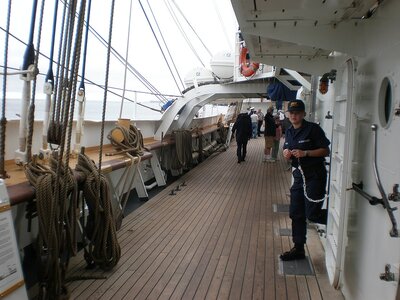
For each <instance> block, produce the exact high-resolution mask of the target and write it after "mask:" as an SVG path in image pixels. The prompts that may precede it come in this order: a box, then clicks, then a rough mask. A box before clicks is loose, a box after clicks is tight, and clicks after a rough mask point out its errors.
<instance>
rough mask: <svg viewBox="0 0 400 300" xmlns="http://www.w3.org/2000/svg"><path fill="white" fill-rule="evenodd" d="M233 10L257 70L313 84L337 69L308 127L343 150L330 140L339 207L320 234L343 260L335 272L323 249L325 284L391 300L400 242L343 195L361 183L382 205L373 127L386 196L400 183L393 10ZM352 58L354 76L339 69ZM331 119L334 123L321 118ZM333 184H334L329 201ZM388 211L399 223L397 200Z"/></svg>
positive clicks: (341, 6)
mask: <svg viewBox="0 0 400 300" xmlns="http://www.w3.org/2000/svg"><path fill="white" fill-rule="evenodd" d="M232 4H233V6H234V9H235V13H236V15H237V17H238V21H239V25H240V28H241V30H242V33H243V35H244V38H245V40H246V43H247V45H248V46H249V49H250V51H253V57H256V58H257V59H258V60H260V62H262V63H266V64H270V65H275V66H276V67H282V68H290V69H294V70H297V71H300V72H306V73H309V74H314V75H319V76H322V74H323V73H325V72H329V71H330V70H331V69H336V70H337V80H336V81H335V82H333V83H330V87H329V91H328V93H327V94H325V95H321V94H320V93H318V95H317V101H316V105H315V109H316V111H315V121H317V122H319V123H320V124H321V126H322V127H323V129H324V130H325V132H326V134H327V136H328V138H330V139H331V138H332V132H333V133H334V136H336V137H337V138H339V139H341V140H340V145H338V144H337V142H338V141H335V139H334V140H333V145H332V150H333V151H334V152H339V156H340V152H341V153H343V157H342V161H341V162H339V163H338V162H336V166H335V165H334V164H332V171H333V172H334V171H335V170H336V171H337V173H336V174H335V178H336V180H340V181H341V184H340V185H339V186H336V188H337V189H340V192H337V193H336V194H337V195H335V196H336V197H337V196H339V197H340V199H339V202H340V207H341V209H339V211H340V214H338V215H337V216H336V217H337V218H338V220H337V221H339V222H338V223H340V224H341V225H340V226H339V227H337V228H334V226H333V224H332V223H333V221H334V220H332V218H333V216H332V214H330V215H329V220H328V226H327V236H328V237H329V235H335V236H336V239H337V240H336V241H335V242H336V245H335V246H336V247H337V249H336V251H338V253H337V254H336V255H337V256H336V258H337V257H339V256H340V257H341V261H340V259H339V260H338V261H337V265H336V267H335V263H334V261H332V259H331V258H332V253H329V252H330V250H329V249H327V250H326V256H327V257H328V258H327V269H328V272H329V273H330V280H331V283H332V284H333V285H334V286H335V287H337V288H340V289H341V291H342V293H343V295H344V296H345V298H346V299H355V300H361V299H362V300H369V299H371V300H375V299H398V297H399V295H400V293H399V291H398V289H399V267H400V238H395V237H391V236H390V231H391V229H392V223H391V222H390V219H389V216H388V213H387V211H386V210H385V209H384V208H383V207H382V206H381V205H377V206H371V205H370V204H369V202H368V201H367V200H366V199H364V198H363V197H362V196H360V195H359V194H357V193H356V192H355V191H352V190H348V189H349V188H351V185H352V183H353V182H354V183H360V182H361V181H362V182H363V185H364V191H365V192H367V193H368V194H370V195H371V196H375V197H377V198H381V195H380V193H379V189H378V186H377V183H376V180H375V176H374V169H373V146H374V135H373V132H372V130H371V125H372V124H377V125H378V130H377V134H378V147H377V152H378V155H377V157H378V158H377V163H378V171H379V173H380V177H381V181H382V184H383V188H384V190H385V194H389V193H392V189H393V185H394V184H396V183H400V161H399V160H398V149H397V148H398V147H399V145H400V139H399V133H400V116H396V115H395V109H396V108H399V107H400V85H399V83H400V59H399V53H400V38H399V35H398V33H397V32H398V28H400V19H399V18H398V13H399V12H400V2H399V1H393V0H392V1H390V0H388V1H381V2H380V3H379V2H376V1H375V2H374V1H345V0H343V1H335V2H330V1H326V2H325V1H319V2H318V3H315V2H310V1H306V0H304V1H297V2H296V3H295V4H294V3H293V2H289V1H274V0H272V1H267V2H264V1H254V2H247V1H245V0H232ZM375 4H377V5H378V6H376V7H375V6H374V5H375ZM368 9H371V11H370V13H371V16H369V12H368ZM367 12H368V14H367ZM364 16H366V17H365V18H364ZM305 51H309V52H310V55H309V56H307V53H308V52H305ZM334 51H340V52H342V53H337V52H334ZM349 59H351V62H352V70H348V69H347V70H346V64H347V63H346V61H348V60H349ZM347 66H349V64H347ZM345 73H347V75H349V74H351V73H353V82H351V81H349V78H348V76H347V79H346V80H344V79H345V78H344V77H345V76H344V74H345ZM385 78H386V79H385ZM383 81H386V82H390V83H391V96H392V100H391V101H388V105H389V106H390V112H389V106H388V107H387V109H386V110H387V119H388V120H387V124H385V123H386V122H385V120H382V119H385V113H384V111H385V103H384V102H385V97H384V94H385V93H384V92H385V91H386V88H385V87H384V89H383V92H381V86H382V82H383ZM350 91H351V92H352V99H351V101H352V103H351V101H350V102H349V99H348V96H349V92H350ZM345 94H346V95H345ZM380 98H382V99H380ZM337 100H338V101H337ZM389 102H390V103H389ZM328 111H330V112H331V113H332V114H333V119H325V116H326V114H327V112H328ZM335 122H337V123H339V124H340V125H341V127H339V129H338V130H336V132H335V131H332V126H335V124H334V123H335ZM338 131H340V132H341V133H338ZM333 155H336V154H335V153H333ZM346 164H347V167H346ZM339 165H341V167H340V168H339V169H338V168H337V167H338V166H339ZM334 168H336V169H335V170H334ZM332 177H334V176H332ZM332 185H333V182H332V181H331V186H330V191H331V197H332V195H333V193H332V190H333V189H334V187H333V186H332ZM390 205H391V206H392V207H394V208H397V210H396V211H394V216H395V218H396V220H397V222H398V223H399V222H400V212H399V210H400V202H393V201H390ZM340 243H341V244H342V246H340V245H339V244H340ZM333 244H335V243H333ZM326 247H327V248H328V247H329V244H328V242H327V246H326ZM329 256H331V257H329ZM336 258H335V259H336ZM332 262H333V264H332ZM386 265H390V267H391V269H390V271H391V272H393V273H394V275H395V280H394V281H384V280H381V279H380V275H381V274H382V273H384V271H385V266H386Z"/></svg>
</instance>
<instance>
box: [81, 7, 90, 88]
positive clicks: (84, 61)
mask: <svg viewBox="0 0 400 300" xmlns="http://www.w3.org/2000/svg"><path fill="white" fill-rule="evenodd" d="M91 7H92V0H89V2H88V9H87V15H86V22H85V23H86V24H87V25H86V30H85V45H84V46H83V55H82V73H81V74H82V75H81V84H80V86H79V89H80V90H85V73H86V55H87V46H88V40H89V26H88V25H89V24H90V23H89V20H90V11H91Z"/></svg>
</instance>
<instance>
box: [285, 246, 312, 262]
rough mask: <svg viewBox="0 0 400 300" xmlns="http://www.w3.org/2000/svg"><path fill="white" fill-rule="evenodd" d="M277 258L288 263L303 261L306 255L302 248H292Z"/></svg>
mask: <svg viewBox="0 0 400 300" xmlns="http://www.w3.org/2000/svg"><path fill="white" fill-rule="evenodd" d="M279 257H280V259H281V260H283V261H290V260H296V259H304V258H306V254H305V251H304V248H296V247H293V248H292V249H290V250H289V251H286V252H284V253H282V254H281V255H280V256H279Z"/></svg>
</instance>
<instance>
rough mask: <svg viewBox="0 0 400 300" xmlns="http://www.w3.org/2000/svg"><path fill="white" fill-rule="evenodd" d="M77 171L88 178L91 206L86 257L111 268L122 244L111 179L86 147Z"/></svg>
mask: <svg viewBox="0 0 400 300" xmlns="http://www.w3.org/2000/svg"><path fill="white" fill-rule="evenodd" d="M82 149H83V148H82ZM76 171H77V172H78V173H79V174H80V175H81V176H82V177H83V178H84V184H83V188H82V190H83V197H84V199H85V201H86V203H87V205H88V207H89V216H88V217H87V224H86V230H85V231H86V234H87V237H88V239H89V245H88V247H87V249H86V248H85V259H86V261H87V262H88V264H89V265H93V264H96V265H98V266H100V268H102V269H103V270H110V269H112V268H113V267H114V266H115V265H116V264H117V263H118V261H119V259H120V257H121V248H120V245H119V243H118V240H117V232H116V227H115V222H114V213H113V210H112V205H111V192H110V188H109V185H108V181H107V179H106V177H105V176H104V174H101V172H100V171H99V170H98V168H97V167H96V164H95V163H94V161H93V160H92V159H90V158H89V157H88V156H87V155H85V154H84V152H83V151H82V152H81V153H80V154H79V156H78V163H77V165H76Z"/></svg>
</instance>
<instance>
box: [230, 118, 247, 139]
mask: <svg viewBox="0 0 400 300" xmlns="http://www.w3.org/2000/svg"><path fill="white" fill-rule="evenodd" d="M235 132H236V141H239V142H243V141H247V140H248V139H249V138H251V135H252V128H251V119H250V116H249V115H248V114H247V113H242V114H239V115H238V116H237V119H236V122H235V124H234V125H233V128H232V133H235Z"/></svg>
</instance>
